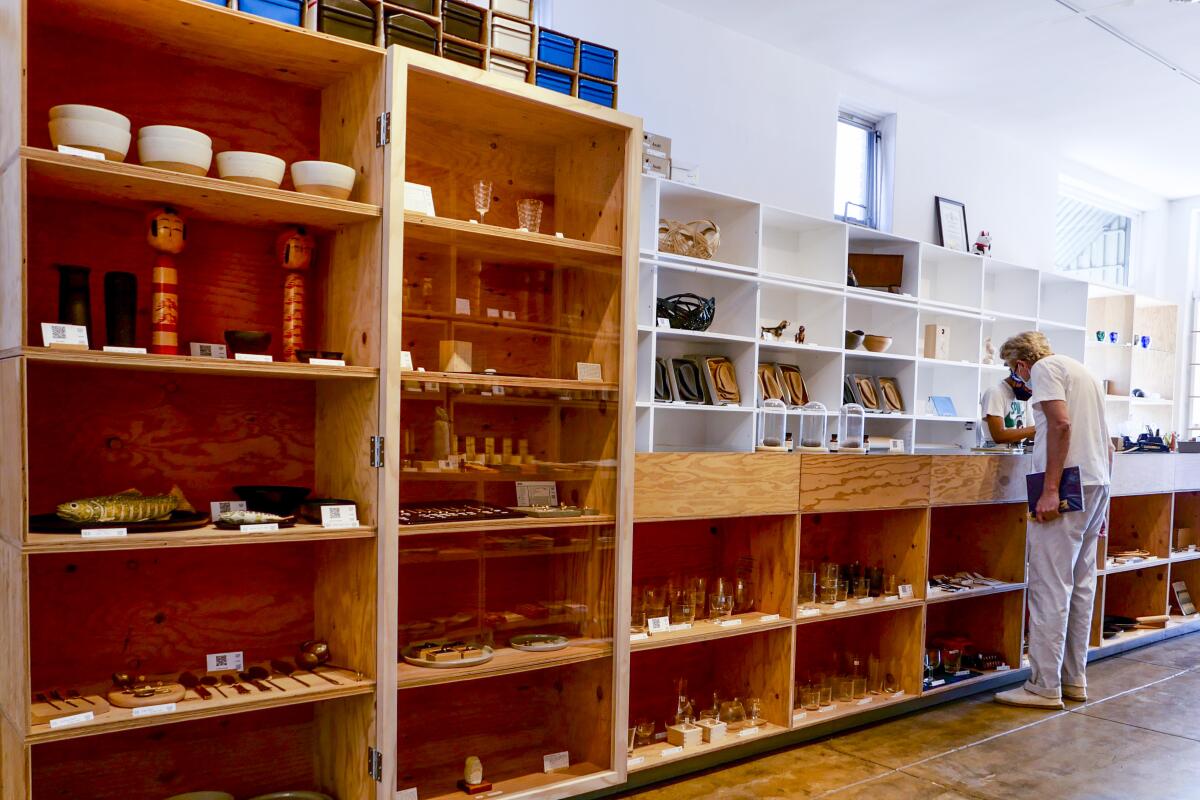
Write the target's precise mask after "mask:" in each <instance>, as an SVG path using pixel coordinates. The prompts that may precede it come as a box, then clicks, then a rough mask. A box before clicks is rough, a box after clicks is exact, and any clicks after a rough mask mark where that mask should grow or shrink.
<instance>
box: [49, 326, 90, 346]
mask: <svg viewBox="0 0 1200 800" xmlns="http://www.w3.org/2000/svg"><path fill="white" fill-rule="evenodd" d="M42 344H43V345H45V346H46V347H66V348H70V349H76V350H86V349H87V346H88V337H87V328H85V327H83V326H82V325H62V324H59V323H57V322H43V323H42Z"/></svg>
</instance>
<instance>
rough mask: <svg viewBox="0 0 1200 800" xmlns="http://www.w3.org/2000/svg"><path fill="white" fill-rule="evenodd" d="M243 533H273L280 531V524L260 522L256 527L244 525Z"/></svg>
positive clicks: (242, 527)
mask: <svg viewBox="0 0 1200 800" xmlns="http://www.w3.org/2000/svg"><path fill="white" fill-rule="evenodd" d="M240 530H241V531H242V533H271V532H273V531H277V530H279V523H278V522H260V523H258V524H256V525H242V526H241V528H240Z"/></svg>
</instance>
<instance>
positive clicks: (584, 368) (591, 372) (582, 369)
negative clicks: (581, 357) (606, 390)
mask: <svg viewBox="0 0 1200 800" xmlns="http://www.w3.org/2000/svg"><path fill="white" fill-rule="evenodd" d="M575 377H576V379H578V380H581V381H588V382H591V383H599V382H600V381H603V380H604V376H603V373H602V372H601V370H600V365H599V364H593V363H592V362H590V361H576V362H575Z"/></svg>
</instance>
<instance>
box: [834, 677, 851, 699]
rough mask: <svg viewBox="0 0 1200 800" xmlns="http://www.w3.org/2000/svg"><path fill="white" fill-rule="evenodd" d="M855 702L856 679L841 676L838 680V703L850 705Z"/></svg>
mask: <svg viewBox="0 0 1200 800" xmlns="http://www.w3.org/2000/svg"><path fill="white" fill-rule="evenodd" d="M852 700H854V678H853V677H852V676H850V675H839V676H838V679H837V701H838V702H839V703H849V702H851V701H852Z"/></svg>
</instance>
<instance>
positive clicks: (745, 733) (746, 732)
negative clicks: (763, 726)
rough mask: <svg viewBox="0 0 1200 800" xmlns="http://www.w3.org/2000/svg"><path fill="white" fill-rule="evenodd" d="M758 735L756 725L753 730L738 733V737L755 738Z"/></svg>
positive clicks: (743, 729) (745, 729) (748, 729)
mask: <svg viewBox="0 0 1200 800" xmlns="http://www.w3.org/2000/svg"><path fill="white" fill-rule="evenodd" d="M756 733H758V726H757V725H755V726H754V727H753V728H742V729H741V730H740V731H738V736H739V737H740V736H753V735H755V734H756Z"/></svg>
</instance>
